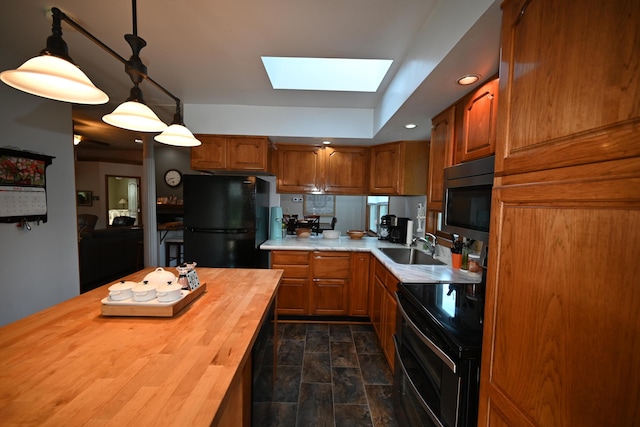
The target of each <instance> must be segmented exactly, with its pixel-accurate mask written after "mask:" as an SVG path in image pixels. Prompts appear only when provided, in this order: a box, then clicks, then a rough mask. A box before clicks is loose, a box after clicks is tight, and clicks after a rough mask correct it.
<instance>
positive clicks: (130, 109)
mask: <svg viewBox="0 0 640 427" xmlns="http://www.w3.org/2000/svg"><path fill="white" fill-rule="evenodd" d="M102 120H103V121H104V122H105V123H108V124H110V125H112V126H115V127H119V128H122V129H127V130H134V131H139V132H161V131H163V130H165V129H166V128H167V125H166V124H165V123H164V122H163V121H162V120H160V119H159V118H158V116H156V114H155V113H154V112H153V111H152V110H151V108H149V107H147V106H146V104H145V102H144V99H143V98H142V91H141V90H140V88H139V87H138V84H137V83H135V84H134V86H133V88H131V93H130V95H129V98H128V99H127V101H126V102H123V103H122V104H120V105H119V106H118V107H116V109H115V110H113V112H112V113H110V114H106V115H104V116H102Z"/></svg>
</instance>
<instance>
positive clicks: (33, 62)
mask: <svg viewBox="0 0 640 427" xmlns="http://www.w3.org/2000/svg"><path fill="white" fill-rule="evenodd" d="M131 5H132V9H133V14H132V15H133V34H126V35H125V36H124V38H125V40H126V41H127V42H128V43H129V45H130V46H131V50H132V52H133V54H132V55H131V58H130V59H129V60H126V59H124V58H123V57H122V56H120V55H119V54H118V53H116V52H115V51H114V50H113V49H111V48H110V47H109V46H107V45H106V44H104V43H103V42H102V41H100V40H99V39H98V38H97V37H96V36H94V35H93V34H91V33H90V32H89V31H87V30H86V29H85V28H83V27H82V26H81V25H80V24H78V23H77V22H75V21H74V20H73V19H71V18H69V17H68V16H67V15H66V14H65V13H63V12H62V11H60V9H58V8H57V7H54V8H52V9H51V12H52V16H53V26H52V35H51V36H50V37H49V38H48V39H47V47H46V48H45V49H44V50H43V51H42V52H41V56H38V57H36V58H32V59H30V60H29V61H27V62H25V63H24V64H23V65H22V66H21V67H19V68H18V69H16V70H7V71H4V72H2V73H0V80H2V81H3V82H5V83H7V84H8V85H9V86H13V87H15V88H16V89H19V90H22V91H24V92H27V93H31V94H34V95H38V96H42V97H45V98H50V99H56V100H60V101H65V102H74V103H80V104H104V103H105V102H107V101H108V100H109V97H108V96H107V95H106V94H105V93H104V92H102V91H101V90H100V89H98V88H96V87H95V86H94V85H93V83H91V80H89V78H88V77H87V76H86V75H85V74H84V73H83V72H82V71H80V69H79V68H78V67H76V65H75V64H74V63H73V61H72V60H71V58H70V57H69V54H68V52H67V44H66V43H65V42H64V40H62V27H61V23H62V21H64V22H66V23H67V24H69V25H70V26H71V27H73V28H74V29H75V30H77V31H78V32H79V33H80V34H82V35H83V36H85V37H87V38H88V39H89V40H91V41H92V42H94V43H95V44H97V45H98V46H99V47H101V48H102V49H103V50H105V51H106V52H107V53H109V54H110V55H111V56H113V57H114V58H116V59H117V60H118V61H120V62H121V63H123V64H124V65H125V72H126V73H127V74H128V75H129V77H130V78H131V81H132V82H133V88H132V89H131V92H130V95H129V98H128V99H127V101H126V102H124V103H123V104H121V105H119V106H118V107H117V108H116V109H115V110H113V112H112V113H110V114H106V115H105V116H103V117H102V120H103V121H104V122H105V123H108V124H110V125H113V126H116V127H120V128H122V129H128V130H133V131H141V132H161V131H164V130H165V129H166V132H164V133H163V134H162V135H157V136H156V140H157V141H158V142H162V143H163V144H168V145H176V146H182V147H194V146H197V145H200V141H198V140H197V139H196V138H195V137H194V136H193V134H192V133H191V132H190V131H189V129H187V128H186V127H185V126H184V123H183V119H182V113H181V110H180V99H179V98H177V97H176V96H175V95H173V94H172V93H171V92H169V91H168V90H167V89H165V88H164V87H163V86H162V85H160V84H159V83H158V82H156V81H155V80H153V79H152V78H151V77H149V75H148V74H147V67H146V66H145V65H144V64H143V63H142V61H141V60H140V56H139V53H140V50H141V49H142V48H143V47H145V46H146V45H147V43H146V42H145V41H144V40H143V39H142V38H140V37H138V34H137V25H138V24H137V10H136V9H137V8H136V0H132V1H131ZM144 80H146V81H148V82H149V83H151V84H153V85H154V86H155V87H156V88H158V89H160V90H161V91H162V92H163V93H165V94H166V95H167V96H169V97H171V98H172V99H173V100H174V101H175V102H176V105H177V108H176V115H175V116H174V121H173V123H172V125H171V126H170V127H169V129H167V125H166V124H165V123H163V122H162V121H161V120H160V119H159V118H158V116H156V114H155V113H154V112H153V111H152V110H151V109H150V108H149V107H148V106H147V105H146V104H145V102H144V99H143V97H142V90H141V89H140V87H139V84H140V83H142V81H144Z"/></svg>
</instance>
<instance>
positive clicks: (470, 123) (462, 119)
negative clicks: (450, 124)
mask: <svg viewBox="0 0 640 427" xmlns="http://www.w3.org/2000/svg"><path fill="white" fill-rule="evenodd" d="M497 114H498V79H493V80H491V81H489V82H487V83H485V84H484V85H482V86H480V87H479V88H478V89H476V90H474V91H473V92H470V93H469V94H467V95H466V96H465V97H464V98H462V99H461V100H460V101H459V102H458V104H457V105H456V119H455V120H456V133H455V138H456V142H455V158H454V164H458V163H463V162H467V161H469V160H475V159H479V158H481V157H487V156H490V155H491V154H493V153H494V152H495V146H496V123H497Z"/></svg>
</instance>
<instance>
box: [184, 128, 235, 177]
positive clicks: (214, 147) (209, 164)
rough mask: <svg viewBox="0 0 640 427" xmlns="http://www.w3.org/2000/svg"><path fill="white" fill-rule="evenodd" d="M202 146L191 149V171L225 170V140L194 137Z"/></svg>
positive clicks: (216, 137)
mask: <svg viewBox="0 0 640 427" xmlns="http://www.w3.org/2000/svg"><path fill="white" fill-rule="evenodd" d="M196 138H198V139H199V140H200V141H201V142H202V144H201V145H199V146H197V147H192V148H191V169H194V170H218V169H226V168H227V142H226V141H227V138H226V137H222V136H215V135H196Z"/></svg>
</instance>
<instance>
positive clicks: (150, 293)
mask: <svg viewBox="0 0 640 427" xmlns="http://www.w3.org/2000/svg"><path fill="white" fill-rule="evenodd" d="M132 291H133V300H134V301H139V302H143V301H151V300H152V299H155V298H156V285H155V284H152V283H144V282H141V283H138V284H137V285H136V286H134V287H133V289H132Z"/></svg>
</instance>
